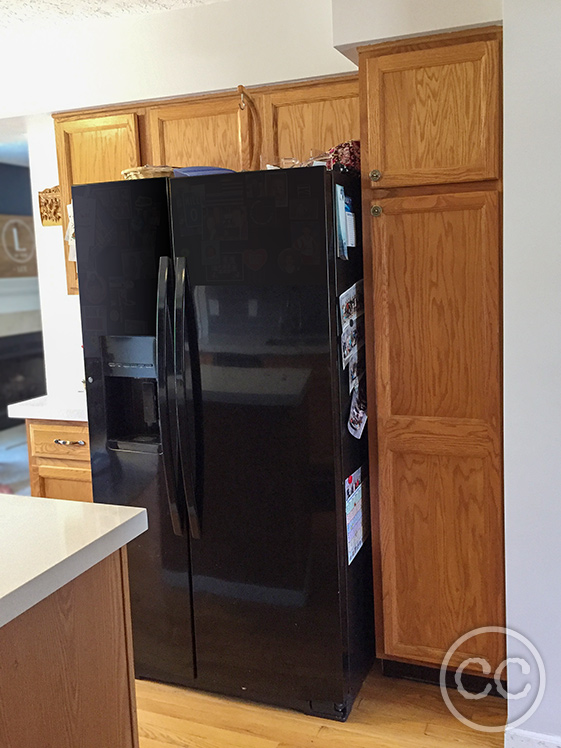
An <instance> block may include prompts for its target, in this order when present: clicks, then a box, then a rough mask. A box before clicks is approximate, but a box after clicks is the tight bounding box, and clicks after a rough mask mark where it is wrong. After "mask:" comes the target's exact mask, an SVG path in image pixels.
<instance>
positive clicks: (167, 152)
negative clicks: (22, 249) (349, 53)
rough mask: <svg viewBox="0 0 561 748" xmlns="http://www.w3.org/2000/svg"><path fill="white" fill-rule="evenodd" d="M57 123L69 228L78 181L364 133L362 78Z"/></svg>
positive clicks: (240, 161) (301, 153)
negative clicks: (146, 166)
mask: <svg viewBox="0 0 561 748" xmlns="http://www.w3.org/2000/svg"><path fill="white" fill-rule="evenodd" d="M54 123H55V133H56V142H57V155H58V170H59V179H60V186H61V196H62V201H63V205H64V210H63V215H64V219H63V222H64V226H63V229H64V231H66V225H67V220H68V219H67V215H66V207H65V206H66V205H67V204H68V203H69V202H70V199H71V188H72V185H73V184H85V183H90V182H102V181H110V180H115V179H120V178H121V171H123V170H124V169H128V168H132V167H135V166H140V165H143V164H154V165H161V164H167V165H169V166H220V167H223V168H227V169H234V170H235V171H241V170H252V169H259V168H265V165H266V164H267V163H278V162H279V160H280V159H281V158H297V159H298V160H306V159H308V158H309V157H310V154H311V153H312V152H313V154H314V155H316V153H320V152H322V151H326V150H328V149H329V148H331V147H333V146H334V145H337V144H338V143H341V142H343V141H345V140H349V139H351V138H358V137H359V129H360V124H359V107H358V77H357V76H356V75H350V76H349V75H346V76H338V77H336V78H324V79H319V80H316V81H313V82H304V83H293V84H290V85H284V84H281V85H275V86H262V87H257V88H251V89H247V90H245V91H244V95H243V98H242V96H241V94H240V93H228V94H209V95H204V96H190V97H188V98H184V99H173V100H168V101H158V102H143V103H142V104H139V105H130V106H123V107H114V108H109V109H108V108H106V109H103V110H97V111H96V110H89V111H83V112H64V113H60V114H56V115H54ZM65 252H66V269H67V285H68V293H70V294H76V293H78V279H77V275H76V263H75V262H72V261H68V247H66V248H65Z"/></svg>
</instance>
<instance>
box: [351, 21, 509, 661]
mask: <svg viewBox="0 0 561 748" xmlns="http://www.w3.org/2000/svg"><path fill="white" fill-rule="evenodd" d="M499 53H500V31H499V30H498V29H496V28H492V29H480V30H475V31H472V32H464V33H461V34H450V35H448V34H447V35H442V36H436V37H432V38H426V39H415V40H408V41H407V42H403V41H402V42H400V43H393V44H384V45H379V46H376V47H372V48H365V49H363V50H362V51H361V57H360V68H361V75H362V78H361V85H362V86H363V88H362V89H361V92H364V96H363V99H362V106H363V110H362V125H363V133H362V141H363V143H364V144H365V148H364V150H363V187H364V189H363V197H364V209H363V215H364V216H365V217H366V218H365V225H364V230H365V235H366V237H369V239H367V240H366V241H365V306H366V311H365V316H366V327H367V330H366V332H367V363H368V372H367V376H368V398H369V411H370V412H371V413H373V412H376V415H377V417H376V418H371V419H369V424H370V445H371V455H370V462H371V464H372V465H375V464H376V463H378V466H379V476H378V481H377V484H376V485H375V490H374V492H373V496H372V503H373V511H372V517H373V539H374V556H375V564H374V565H375V568H374V576H375V595H376V609H377V611H376V616H377V620H376V626H377V636H376V639H377V647H378V656H380V657H381V658H382V659H389V660H396V661H401V662H406V663H413V664H423V665H433V666H434V665H436V666H439V665H440V664H441V663H442V660H443V658H444V656H445V654H446V652H447V651H448V649H449V647H450V646H451V645H452V644H453V643H454V642H455V641H456V639H458V638H459V637H460V636H462V635H463V634H466V633H468V632H469V631H471V630H473V629H476V628H479V627H483V626H492V625H494V626H504V623H505V617H504V616H505V614H504V570H503V564H504V545H503V496H502V423H501V412H502V392H501V312H500V310H501V280H500V272H501V230H500V215H501V214H500V206H501V189H500V182H499V180H498V177H499V144H500V134H501V133H500V127H499V121H500V120H499V112H500V105H499V101H500V86H499V78H498V63H499ZM374 169H376V170H377V172H379V174H378V173H377V172H374V173H373V170H374ZM375 483H376V482H375ZM503 655H504V641H503V639H502V638H501V637H500V636H498V635H496V634H491V635H484V636H479V637H477V638H474V639H470V640H469V641H467V642H466V643H465V645H464V646H463V647H461V651H459V652H457V653H456V656H455V657H454V659H453V660H452V665H454V664H459V663H460V662H462V661H463V660H465V659H466V658H469V657H476V656H478V657H486V658H487V659H488V660H489V662H490V663H491V665H492V667H493V668H495V667H496V666H497V665H498V664H499V663H500V662H501V660H502V659H503ZM493 663H494V664H493ZM475 671H477V667H476V668H475ZM477 672H479V674H481V670H480V669H479V670H478V671H477Z"/></svg>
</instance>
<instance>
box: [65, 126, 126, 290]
mask: <svg viewBox="0 0 561 748" xmlns="http://www.w3.org/2000/svg"><path fill="white" fill-rule="evenodd" d="M55 133H56V146H57V157H58V173H59V179H60V191H61V200H62V204H63V206H66V205H68V204H69V203H70V201H71V199H72V191H71V190H72V185H73V184H86V183H91V182H107V181H112V180H115V179H121V171H122V170H123V169H130V168H132V167H134V166H140V164H141V160H140V136H139V126H138V116H137V114H136V113H132V112H128V113H125V114H108V115H104V116H96V117H88V118H84V117H82V118H75V119H64V118H63V117H60V118H59V117H57V116H55ZM62 214H63V231H64V232H65V233H66V227H67V225H68V216H67V212H66V207H64V208H63V211H62ZM64 251H65V258H66V280H67V285H68V293H70V294H77V293H78V276H77V273H76V263H75V262H72V261H69V259H68V245H67V244H66V242H65V250H64Z"/></svg>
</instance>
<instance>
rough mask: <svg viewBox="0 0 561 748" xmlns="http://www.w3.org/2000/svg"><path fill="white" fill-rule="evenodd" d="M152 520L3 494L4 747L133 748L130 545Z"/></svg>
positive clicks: (0, 655) (0, 700) (125, 510)
mask: <svg viewBox="0 0 561 748" xmlns="http://www.w3.org/2000/svg"><path fill="white" fill-rule="evenodd" d="M146 529H147V517H146V511H145V510H143V509H136V508H132V507H119V506H105V505H101V504H89V503H83V502H74V501H58V500H55V499H42V498H32V497H26V496H12V495H10V496H6V495H0V745H1V746H2V748H32V747H33V748H39V747H43V746H53V747H54V746H56V748H94V747H95V748H102V747H103V748H105V747H107V748H109V747H111V748H113V747H115V748H117V747H118V748H136V747H137V746H138V737H137V727H136V708H135V696H134V673H133V665H132V644H131V628H130V613H129V599H128V576H127V565H126V551H125V548H124V546H125V545H126V544H127V543H128V542H129V541H131V540H133V539H134V538H135V537H137V536H138V535H140V534H141V533H142V532H144V531H145V530H146Z"/></svg>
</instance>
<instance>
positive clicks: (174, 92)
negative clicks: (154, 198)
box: [0, 0, 356, 393]
mask: <svg viewBox="0 0 561 748" xmlns="http://www.w3.org/2000/svg"><path fill="white" fill-rule="evenodd" d="M14 60H17V64H14ZM0 69H2V70H9V71H10V75H8V76H5V77H4V79H3V83H2V94H3V95H2V97H0V118H2V117H5V118H13V117H17V118H19V119H17V120H15V122H16V124H17V126H18V127H20V126H21V123H22V119H21V116H22V115H35V114H36V113H40V115H41V113H43V112H53V111H58V110H64V109H74V108H80V107H90V106H101V105H105V104H111V103H118V102H125V101H137V100H144V99H151V98H161V97H167V96H178V95H185V94H189V93H195V92H196V93H198V92H204V91H213V90H223V89H228V88H235V87H236V86H237V85H238V84H240V83H242V84H244V85H247V86H249V85H258V84H263V83H271V82H276V81H284V80H294V79H302V78H310V77H315V76H323V75H332V74H333V75H335V74H338V73H345V72H349V71H354V70H356V66H355V65H354V64H353V63H352V62H349V60H347V59H345V58H344V57H343V56H342V55H341V54H339V52H337V51H336V50H334V49H333V44H332V28H331V1H330V0H306V1H305V2H302V0H267V2H262V0H228V1H227V2H221V3H216V4H213V5H208V6H198V7H194V8H186V9H183V10H177V11H168V12H165V13H158V14H154V15H144V16H138V17H130V16H129V17H127V18H117V19H102V20H96V21H91V22H88V23H87V24H85V23H81V24H69V23H61V24H59V25H57V26H56V27H52V28H44V27H43V28H41V29H35V30H33V29H29V28H26V30H25V33H23V31H20V32H19V33H18V30H17V29H12V30H10V31H9V32H8V31H4V32H0ZM42 71H45V73H44V74H42ZM53 71H54V72H53ZM59 73H60V74H59ZM13 127H14V120H8V119H6V120H5V121H4V122H2V120H0V137H1V136H2V132H3V128H4V129H5V130H6V132H10V131H11V130H13ZM27 127H28V139H29V155H30V173H31V181H32V193H33V194H34V195H36V193H37V192H38V191H39V190H42V189H44V188H45V187H52V186H53V185H55V184H58V174H57V169H56V153H55V143H54V130H53V124H52V119H51V118H50V117H49V116H44V115H43V116H31V117H28V125H27ZM34 204H35V203H34ZM35 230H36V246H37V257H38V267H39V284H40V293H41V310H42V318H43V334H44V345H45V365H46V375H47V390H48V392H49V393H55V392H65V391H68V392H74V391H76V389H78V388H79V387H80V386H81V385H80V381H81V379H82V378H83V364H82V351H81V342H82V341H81V332H80V315H79V303H78V299H77V297H69V296H68V295H67V293H66V285H65V284H66V280H65V269H64V260H63V244H62V232H61V229H60V228H57V227H43V226H41V224H40V222H39V219H38V217H37V216H35Z"/></svg>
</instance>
